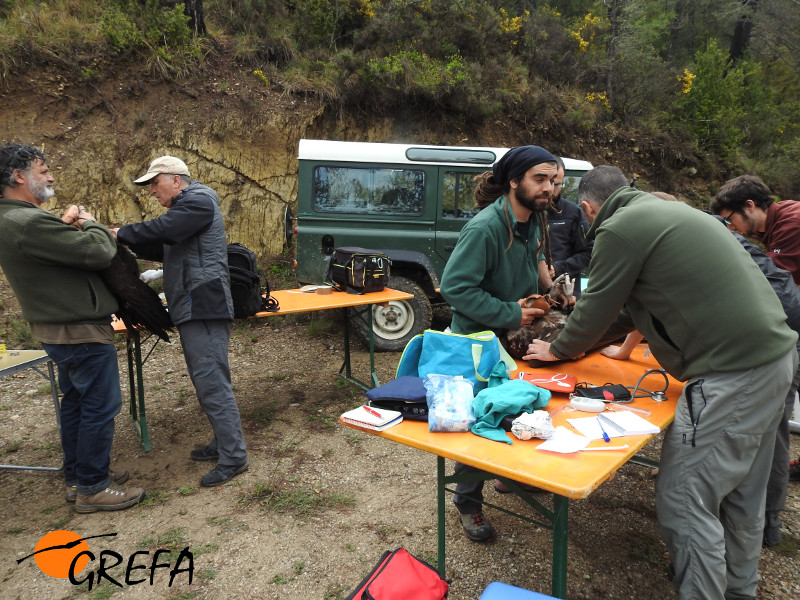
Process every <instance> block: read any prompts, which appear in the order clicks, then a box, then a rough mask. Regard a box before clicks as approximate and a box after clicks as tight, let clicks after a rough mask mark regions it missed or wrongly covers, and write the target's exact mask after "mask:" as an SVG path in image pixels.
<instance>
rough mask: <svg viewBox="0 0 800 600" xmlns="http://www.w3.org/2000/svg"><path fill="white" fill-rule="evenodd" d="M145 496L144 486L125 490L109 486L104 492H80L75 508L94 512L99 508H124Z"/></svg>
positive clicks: (85, 511)
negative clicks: (87, 493) (86, 494)
mask: <svg viewBox="0 0 800 600" xmlns="http://www.w3.org/2000/svg"><path fill="white" fill-rule="evenodd" d="M142 498H144V490H143V489H142V488H137V487H132V488H128V489H127V490H125V491H124V492H123V491H122V490H116V489H114V488H111V487H107V488H106V489H104V490H103V491H102V492H97V493H96V494H92V495H91V496H84V495H83V494H78V498H77V499H76V500H75V510H76V511H78V512H79V513H93V512H97V511H99V510H122V509H124V508H129V507H131V506H133V505H134V504H136V503H137V502H139V500H141V499H142Z"/></svg>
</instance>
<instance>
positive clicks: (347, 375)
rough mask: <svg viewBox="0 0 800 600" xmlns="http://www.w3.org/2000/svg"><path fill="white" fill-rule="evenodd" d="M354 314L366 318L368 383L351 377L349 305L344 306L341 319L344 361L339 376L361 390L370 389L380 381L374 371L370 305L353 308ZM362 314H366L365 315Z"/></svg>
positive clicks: (373, 336) (373, 335) (373, 339)
mask: <svg viewBox="0 0 800 600" xmlns="http://www.w3.org/2000/svg"><path fill="white" fill-rule="evenodd" d="M354 314H355V317H356V318H357V319H368V320H366V321H365V322H366V323H367V325H368V328H369V372H370V383H364V382H363V381H361V380H359V379H357V378H356V377H353V374H352V369H351V363H350V307H345V308H344V317H343V320H342V331H343V332H344V333H343V337H344V361H343V362H342V366H341V368H340V369H339V376H340V377H342V378H343V379H346V380H347V381H350V382H351V383H355V384H356V385H357V386H358V387H360V388H361V389H363V390H370V389H372V388H374V387H378V385H380V383H379V382H378V374H377V373H376V372H375V333H374V331H373V329H372V306H371V305H367V306H366V307H364V308H362V309H361V310H357V309H354ZM364 315H367V316H366V317H365V316H364Z"/></svg>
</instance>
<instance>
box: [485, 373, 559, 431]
mask: <svg viewBox="0 0 800 600" xmlns="http://www.w3.org/2000/svg"><path fill="white" fill-rule="evenodd" d="M495 381H496V380H495ZM550 396H551V394H550V392H549V391H548V390H544V389H542V388H540V387H536V386H535V385H533V384H532V383H529V382H527V381H525V380H523V379H511V380H508V381H506V382H505V383H502V384H501V385H494V386H493V387H488V388H486V389H485V390H482V391H481V392H479V393H478V395H477V396H475V399H474V400H473V401H472V410H473V411H474V412H475V419H476V421H475V425H473V426H472V429H471V430H470V431H472V433H474V434H475V435H479V436H481V437H485V438H487V439H490V440H494V441H496V442H505V443H506V444H511V443H512V441H511V439H510V438H509V437H508V436H507V435H506V432H505V431H504V430H503V429H502V428H501V427H500V422H501V421H502V420H503V418H504V417H506V416H508V415H517V414H519V413H521V412H528V413H530V412H533V411H534V410H537V409H539V408H543V407H545V406H547V404H548V402H550Z"/></svg>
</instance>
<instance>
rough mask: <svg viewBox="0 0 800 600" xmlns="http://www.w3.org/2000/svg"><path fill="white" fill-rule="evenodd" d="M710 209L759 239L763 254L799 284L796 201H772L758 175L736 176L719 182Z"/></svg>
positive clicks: (732, 226) (799, 233) (799, 230)
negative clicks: (719, 184)
mask: <svg viewBox="0 0 800 600" xmlns="http://www.w3.org/2000/svg"><path fill="white" fill-rule="evenodd" d="M711 212H712V213H714V214H716V215H719V216H720V217H722V218H723V219H724V220H725V222H726V224H727V225H728V228H729V229H732V230H734V231H736V232H737V233H740V234H741V235H744V236H746V237H752V238H755V239H757V240H759V241H761V242H763V244H764V249H765V252H766V253H767V256H769V257H770V258H771V259H772V260H773V261H774V262H775V264H776V265H778V266H779V267H780V268H781V269H784V270H786V271H789V272H790V273H791V274H792V278H793V279H794V282H795V283H796V284H797V285H800V202H797V201H795V200H782V201H780V202H776V201H775V198H774V197H773V194H772V192H771V191H770V189H769V187H768V186H767V185H766V184H765V183H764V182H763V181H762V180H761V179H760V178H759V177H756V176H755V175H740V176H739V177H736V178H734V179H730V180H728V181H726V182H725V183H724V184H723V185H722V187H721V188H720V189H719V191H718V192H717V195H716V196H715V197H714V200H713V201H712V202H711Z"/></svg>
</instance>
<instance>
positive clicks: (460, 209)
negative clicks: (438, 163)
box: [442, 171, 478, 221]
mask: <svg viewBox="0 0 800 600" xmlns="http://www.w3.org/2000/svg"><path fill="white" fill-rule="evenodd" d="M474 177H475V173H465V172H463V171H445V173H444V176H443V177H442V217H444V218H445V219H463V220H465V221H468V220H469V219H471V218H472V217H474V216H475V215H476V214H478V210H477V209H476V208H475V185H476V183H475V181H474Z"/></svg>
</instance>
